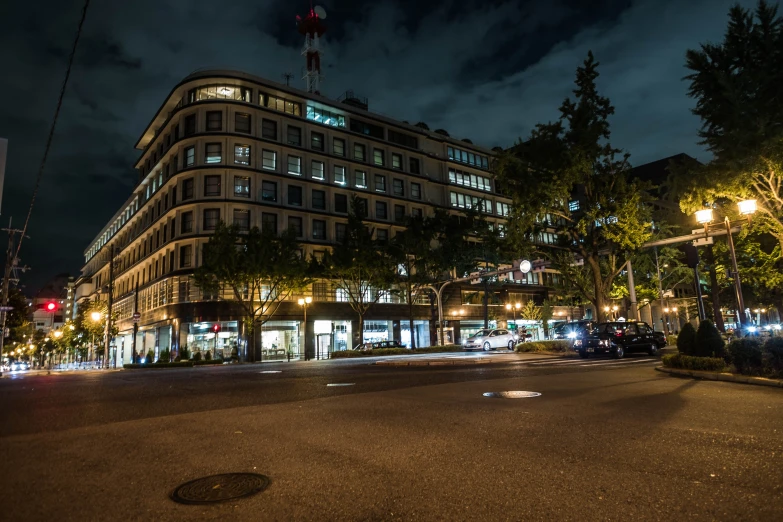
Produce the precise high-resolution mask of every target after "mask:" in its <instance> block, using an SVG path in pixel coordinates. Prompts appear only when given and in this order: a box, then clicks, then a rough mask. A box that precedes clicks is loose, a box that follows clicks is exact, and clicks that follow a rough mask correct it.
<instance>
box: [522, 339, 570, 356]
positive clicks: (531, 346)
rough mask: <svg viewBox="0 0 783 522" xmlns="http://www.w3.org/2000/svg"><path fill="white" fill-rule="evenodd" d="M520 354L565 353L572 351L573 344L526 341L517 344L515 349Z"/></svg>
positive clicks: (559, 341) (567, 342)
mask: <svg viewBox="0 0 783 522" xmlns="http://www.w3.org/2000/svg"><path fill="white" fill-rule="evenodd" d="M515 349H516V351H517V352H520V353H537V352H557V353H567V352H572V351H574V348H573V343H572V342H571V341H566V340H562V339H557V340H554V341H528V342H526V343H519V344H517V345H516V347H515Z"/></svg>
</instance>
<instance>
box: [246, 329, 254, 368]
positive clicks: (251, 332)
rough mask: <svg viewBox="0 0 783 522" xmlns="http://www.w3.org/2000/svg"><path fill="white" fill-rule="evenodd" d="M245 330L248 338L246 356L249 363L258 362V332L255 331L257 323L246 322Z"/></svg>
mask: <svg viewBox="0 0 783 522" xmlns="http://www.w3.org/2000/svg"><path fill="white" fill-rule="evenodd" d="M245 328H246V332H245V335H246V337H247V340H246V343H247V344H246V348H245V356H246V357H247V361H248V362H256V331H255V321H246V322H245Z"/></svg>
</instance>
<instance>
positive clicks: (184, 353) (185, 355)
mask: <svg viewBox="0 0 783 522" xmlns="http://www.w3.org/2000/svg"><path fill="white" fill-rule="evenodd" d="M179 358H180V359H182V360H184V361H187V360H188V359H190V352H189V351H188V347H187V346H183V347H182V348H180V349H179Z"/></svg>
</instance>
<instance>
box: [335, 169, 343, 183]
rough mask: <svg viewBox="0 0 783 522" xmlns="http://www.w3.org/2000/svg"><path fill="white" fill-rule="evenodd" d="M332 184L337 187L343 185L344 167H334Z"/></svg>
mask: <svg viewBox="0 0 783 522" xmlns="http://www.w3.org/2000/svg"><path fill="white" fill-rule="evenodd" d="M334 182H335V183H337V184H339V185H345V167H343V166H341V165H335V166H334Z"/></svg>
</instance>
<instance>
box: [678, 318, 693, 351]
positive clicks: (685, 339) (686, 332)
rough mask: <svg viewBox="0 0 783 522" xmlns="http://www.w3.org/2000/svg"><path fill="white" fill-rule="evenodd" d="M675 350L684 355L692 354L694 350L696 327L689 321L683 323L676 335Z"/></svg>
mask: <svg viewBox="0 0 783 522" xmlns="http://www.w3.org/2000/svg"><path fill="white" fill-rule="evenodd" d="M677 351H679V352H680V353H681V354H684V355H693V354H694V352H695V351H696V329H695V328H694V327H693V325H692V324H691V323H685V325H684V326H683V327H682V330H680V333H679V334H678V335H677Z"/></svg>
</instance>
